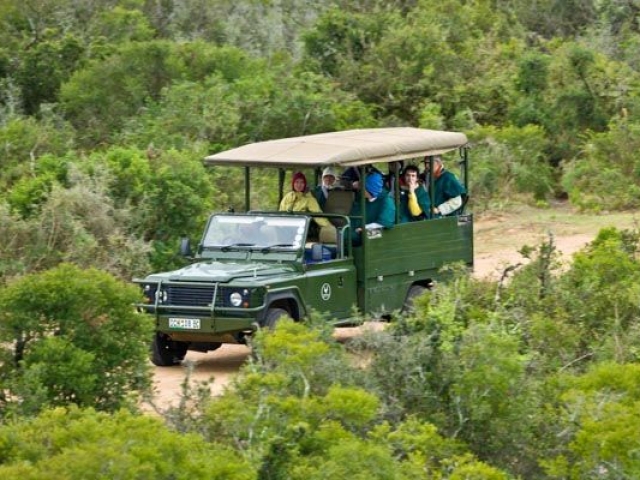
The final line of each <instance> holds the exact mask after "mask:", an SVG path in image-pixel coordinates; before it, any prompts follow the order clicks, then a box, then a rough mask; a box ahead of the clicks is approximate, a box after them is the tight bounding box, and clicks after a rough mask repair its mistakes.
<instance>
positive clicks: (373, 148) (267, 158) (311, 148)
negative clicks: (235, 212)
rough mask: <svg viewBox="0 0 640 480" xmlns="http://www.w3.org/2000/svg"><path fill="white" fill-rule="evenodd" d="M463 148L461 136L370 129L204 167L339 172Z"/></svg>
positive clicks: (220, 159) (259, 148) (264, 146)
mask: <svg viewBox="0 0 640 480" xmlns="http://www.w3.org/2000/svg"><path fill="white" fill-rule="evenodd" d="M466 143H467V137H466V135H465V134H463V133H458V132H444V131H438V130H426V129H421V128H411V127H397V128H371V129H361V130H344V131H341V132H331V133H320V134H316V135H306V136H303V137H293V138H282V139H279V140H269V141H266V142H258V143H250V144H248V145H244V146H242V147H238V148H234V149H231V150H227V151H224V152H220V153H216V154H215V155H209V156H208V157H206V158H205V160H204V161H205V164H206V165H238V166H240V165H243V166H263V167H269V166H271V167H284V168H286V167H293V166H307V167H323V166H327V165H340V166H343V167H347V166H355V165H365V164H370V163H377V162H391V161H397V160H405V159H408V158H417V157H424V156H426V155H438V154H442V153H445V152H448V151H450V150H455V149H457V148H460V147H462V146H464V145H465V144H466Z"/></svg>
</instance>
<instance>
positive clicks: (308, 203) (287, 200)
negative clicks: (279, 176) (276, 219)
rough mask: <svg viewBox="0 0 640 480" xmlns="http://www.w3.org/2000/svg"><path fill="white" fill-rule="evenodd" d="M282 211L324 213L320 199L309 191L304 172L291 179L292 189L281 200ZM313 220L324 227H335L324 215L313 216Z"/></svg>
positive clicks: (294, 175)
mask: <svg viewBox="0 0 640 480" xmlns="http://www.w3.org/2000/svg"><path fill="white" fill-rule="evenodd" d="M279 210H280V211H284V212H311V213H322V209H321V208H320V205H318V201H317V200H316V199H315V197H314V196H313V195H312V194H311V192H308V191H307V177H305V176H304V174H303V173H302V172H296V173H294V174H293V177H292V179H291V191H290V192H289V193H287V194H286V195H285V196H284V197H283V198H282V201H281V202H280V208H279ZM313 220H314V221H315V222H316V223H317V224H318V226H320V227H322V228H325V227H326V228H331V229H334V230H335V227H334V226H333V225H332V224H331V222H329V220H328V219H326V218H324V217H313Z"/></svg>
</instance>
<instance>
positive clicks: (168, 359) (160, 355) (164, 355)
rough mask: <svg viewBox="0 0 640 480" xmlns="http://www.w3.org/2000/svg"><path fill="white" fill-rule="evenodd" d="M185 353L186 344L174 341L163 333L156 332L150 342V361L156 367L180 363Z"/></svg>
mask: <svg viewBox="0 0 640 480" xmlns="http://www.w3.org/2000/svg"><path fill="white" fill-rule="evenodd" d="M186 354H187V344H186V343H184V342H174V341H173V340H171V339H170V338H169V337H168V336H167V335H165V334H164V333H159V332H158V333H156V335H155V337H153V343H152V344H151V362H152V363H153V364H154V365H156V366H158V367H172V366H174V365H178V364H180V362H182V360H184V357H185V355H186Z"/></svg>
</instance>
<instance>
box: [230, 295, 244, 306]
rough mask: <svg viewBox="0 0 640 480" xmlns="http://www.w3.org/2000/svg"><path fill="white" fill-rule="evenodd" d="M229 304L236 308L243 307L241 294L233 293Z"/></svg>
mask: <svg viewBox="0 0 640 480" xmlns="http://www.w3.org/2000/svg"><path fill="white" fill-rule="evenodd" d="M229 302H230V303H231V305H233V306H234V307H239V306H240V305H242V295H241V294H240V292H233V293H232V294H231V295H229Z"/></svg>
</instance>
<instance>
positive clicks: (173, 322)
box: [169, 318, 200, 330]
mask: <svg viewBox="0 0 640 480" xmlns="http://www.w3.org/2000/svg"><path fill="white" fill-rule="evenodd" d="M169 328H180V329H183V330H200V319H199V318H170V319H169Z"/></svg>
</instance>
